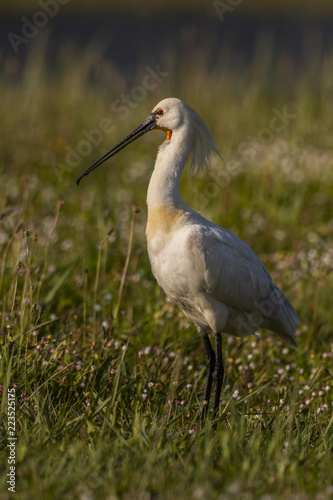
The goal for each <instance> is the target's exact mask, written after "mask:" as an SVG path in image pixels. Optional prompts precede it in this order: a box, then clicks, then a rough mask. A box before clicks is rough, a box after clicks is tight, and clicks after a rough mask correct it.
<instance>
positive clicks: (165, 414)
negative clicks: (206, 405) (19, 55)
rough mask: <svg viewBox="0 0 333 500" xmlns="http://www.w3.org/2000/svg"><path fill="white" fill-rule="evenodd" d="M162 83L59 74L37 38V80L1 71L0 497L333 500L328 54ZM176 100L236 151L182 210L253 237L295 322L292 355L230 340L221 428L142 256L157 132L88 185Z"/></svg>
mask: <svg viewBox="0 0 333 500" xmlns="http://www.w3.org/2000/svg"><path fill="white" fill-rule="evenodd" d="M266 55H267V54H266ZM160 69H161V71H163V75H162V74H161V75H160V76H159V77H158V78H157V77H156V76H155V79H154V77H153V76H150V80H149V82H150V85H149V87H150V88H147V85H146V83H145V82H147V81H148V80H147V79H148V76H147V75H148V74H150V75H152V71H155V72H156V68H155V67H149V68H148V69H147V64H143V65H142V68H141V69H140V70H139V71H138V72H137V74H136V75H134V76H133V78H132V80H133V81H132V83H131V84H128V82H127V81H126V80H125V79H124V78H123V76H122V74H121V72H119V70H117V68H115V67H114V66H113V65H112V63H111V62H110V61H109V60H107V59H105V58H104V57H103V53H102V51H99V50H98V47H94V46H91V47H90V48H86V49H85V50H84V51H82V50H80V48H78V47H75V46H74V45H73V46H67V47H64V49H63V50H59V56H58V59H57V63H56V67H54V68H50V67H49V66H48V64H47V60H46V55H45V52H44V50H43V43H41V38H39V40H37V41H36V43H35V44H33V43H31V47H29V56H28V57H27V60H26V61H25V63H24V65H23V66H21V67H19V66H18V65H17V62H16V61H15V60H14V59H13V60H8V61H7V62H6V64H5V63H4V61H2V64H1V79H0V90H1V97H2V106H1V121H0V134H1V153H0V165H1V167H0V168H1V179H2V182H1V185H0V193H1V194H0V200H1V215H0V254H1V268H0V290H1V292H0V314H1V316H0V321H1V339H0V383H1V435H0V439H1V455H0V460H1V471H2V474H1V479H0V480H1V493H0V498H1V499H4V500H5V499H9V498H16V499H20V500H21V499H22V500H23V499H31V498H38V499H43V500H44V499H45V500H49V499H50V500H51V499H52V500H53V499H60V498H61V499H62V500H67V499H81V500H90V499H94V498H96V499H97V498H98V499H108V500H118V499H123V500H132V499H137V500H150V499H151V500H153V499H154V500H170V499H176V498H181V499H183V500H187V499H194V500H201V499H202V500H206V499H213V500H215V499H216V500H229V499H230V500H231V499H237V500H238V499H239V500H251V499H256V500H257V499H259V500H275V499H292V500H308V499H317V500H324V499H325V500H326V499H329V498H333V460H332V451H333V425H332V424H333V417H332V410H333V366H332V359H333V337H332V329H333V309H332V295H333V278H332V277H333V273H332V270H333V242H332V229H333V215H332V214H333V182H332V181H333V161H332V129H333V58H332V57H331V56H329V55H326V56H323V55H321V56H320V57H316V55H315V54H313V55H312V57H309V58H307V60H306V63H304V65H303V66H302V68H301V69H297V68H296V62H295V61H293V60H290V59H288V57H285V56H283V57H282V56H281V57H280V58H277V59H276V60H275V61H274V64H273V63H272V60H270V58H269V57H266V58H264V59H263V60H262V59H258V60H253V61H252V62H251V63H250V64H248V66H247V67H242V68H241V67H238V66H237V64H234V65H233V66H232V65H229V66H227V67H225V68H223V67H216V66H214V65H211V61H210V59H209V57H208V54H207V52H206V51H205V49H202V51H201V52H200V53H196V54H193V56H192V57H189V58H188V59H187V60H185V61H184V60H180V59H179V58H178V57H177V53H174V54H170V57H169V58H168V59H166V60H165V61H162V62H161V65H160ZM147 72H148V73H147ZM155 83H156V85H155ZM145 85H146V86H145ZM138 86H139V87H140V88H141V91H140V90H138V89H137V87H138ZM135 88H136V90H135ZM142 89H144V90H142ZM140 92H141V93H140ZM123 93H127V94H129V95H130V102H129V103H128V104H124V102H122V95H123ZM167 96H175V97H180V98H182V99H183V100H184V101H185V102H187V103H188V104H190V105H191V106H192V107H194V108H195V109H196V111H197V112H198V113H199V114H200V115H201V116H202V118H203V119H204V120H205V121H206V123H207V124H208V125H209V127H210V129H211V131H212V134H213V137H214V138H215V144H216V146H217V147H218V149H219V150H220V152H221V154H222V156H223V159H224V161H223V162H222V161H221V160H220V159H219V158H218V157H216V158H214V160H213V164H212V166H211V169H210V170H209V171H207V172H204V173H202V174H200V175H199V176H194V175H192V176H190V175H189V172H188V169H187V170H185V172H184V176H183V178H182V185H181V194H182V197H183V199H184V201H185V202H186V203H187V204H188V205H190V206H192V207H193V208H195V209H197V210H198V211H200V212H201V213H202V214H203V215H204V216H206V217H207V218H209V219H211V220H213V221H214V222H216V223H218V224H220V225H222V226H224V227H226V228H228V229H230V230H232V231H233V232H235V234H237V236H239V237H240V238H242V239H243V240H244V241H245V242H246V243H247V244H249V245H250V246H251V247H252V249H253V250H254V251H255V252H256V253H257V254H258V255H259V257H260V258H261V259H262V261H263V262H264V264H265V266H266V267H267V269H268V270H269V272H270V273H271V275H272V277H273V279H274V281H275V282H276V284H277V285H278V286H279V287H281V288H282V289H283V291H284V292H285V293H286V295H287V296H288V298H289V299H290V300H291V302H292V303H293V305H294V306H295V308H296V310H297V311H298V313H299V316H300V318H301V326H300V327H299V328H298V329H297V341H298V343H299V345H300V349H299V350H294V349H290V348H288V347H286V346H285V345H283V344H282V343H281V342H280V341H279V340H278V338H277V337H276V336H275V335H273V334H271V333H270V332H267V331H266V332H265V331H260V332H258V334H257V335H256V336H254V337H251V338H247V339H236V338H232V337H227V336H225V337H224V338H223V356H224V361H225V366H226V374H225V381H224V388H223V392H222V401H221V405H220V416H219V417H218V419H217V423H216V426H215V427H213V426H212V421H211V418H210V417H208V418H207V421H206V422H205V424H204V425H201V424H200V421H199V414H200V403H201V400H202V395H203V389H204V381H205V373H206V369H205V356H204V352H203V348H202V346H201V340H200V338H199V337H198V334H197V333H196V331H195V328H194V326H193V325H191V324H190V323H189V322H188V321H187V319H186V318H185V317H184V316H183V315H182V313H181V312H180V311H179V309H177V307H175V306H174V305H173V304H171V303H170V302H168V301H167V300H166V297H165V295H164V293H163V292H162V291H161V290H160V289H159V287H158V285H157V283H156V282H155V281H154V278H153V276H152V274H151V271H150V265H149V261H148V256H147V252H146V244H145V235H144V231H145V221H146V206H145V195H146V189H147V185H148V181H149V176H150V172H151V171H152V168H153V164H154V159H155V155H156V150H157V146H158V144H159V143H160V142H162V140H164V137H163V134H162V132H152V133H150V134H147V135H146V136H145V137H144V138H142V139H140V140H139V141H137V142H135V144H133V145H131V147H128V148H127V149H126V150H124V151H122V152H121V153H120V154H119V155H117V156H116V157H115V158H113V159H112V161H110V162H109V163H108V164H105V165H103V167H100V168H99V169H98V170H96V171H95V172H94V173H93V174H91V175H90V176H89V177H88V178H86V179H84V180H83V181H82V183H81V184H80V186H79V187H77V186H76V183H75V181H76V178H77V177H78V175H79V174H80V173H81V171H83V170H84V169H85V168H86V167H88V166H89V165H90V163H92V162H93V161H94V160H96V159H97V158H99V156H101V155H102V154H103V153H104V152H106V151H107V150H108V149H110V148H111V147H112V146H113V145H114V144H116V143H117V142H118V141H119V140H121V139H122V138H123V137H124V136H125V135H127V134H128V133H129V132H131V131H132V130H133V129H134V128H135V127H136V126H138V125H139V124H140V123H141V121H142V120H143V119H144V118H145V117H146V116H147V115H148V114H149V112H150V110H151V109H152V107H153V106H154V105H155V104H156V103H157V102H158V101H159V100H161V99H162V98H164V97H167ZM120 105H122V106H123V109H122V111H121V112H120ZM8 390H10V393H11V394H12V393H15V402H16V405H15V414H16V415H15V437H16V438H17V440H16V441H15V467H16V469H15V475H16V490H15V494H14V493H11V492H10V491H8V487H9V485H8V484H7V480H8V476H6V474H8V473H9V464H8V459H9V448H8V446H7V445H8V437H9V426H8V414H9V412H10V411H12V407H13V405H12V406H11V407H9V406H8V401H9V399H8V397H7V395H8Z"/></svg>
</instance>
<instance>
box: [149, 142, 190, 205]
mask: <svg viewBox="0 0 333 500" xmlns="http://www.w3.org/2000/svg"><path fill="white" fill-rule="evenodd" d="M189 153H190V151H189V148H188V147H185V146H184V144H178V141H177V138H176V137H172V138H171V140H170V141H165V142H164V143H163V144H162V145H161V146H160V149H159V151H158V155H157V158H156V162H155V168H154V171H153V173H152V176H151V179H150V182H149V187H148V193H147V205H148V211H149V210H150V209H154V208H156V207H161V206H167V207H179V206H180V205H182V204H183V202H182V199H181V197H180V194H179V182H180V177H181V175H182V172H183V169H184V166H185V163H186V161H187V158H188V156H189Z"/></svg>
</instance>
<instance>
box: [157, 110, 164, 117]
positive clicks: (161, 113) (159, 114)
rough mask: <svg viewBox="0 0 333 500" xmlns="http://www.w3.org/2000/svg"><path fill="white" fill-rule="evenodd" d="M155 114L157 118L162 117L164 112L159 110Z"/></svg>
mask: <svg viewBox="0 0 333 500" xmlns="http://www.w3.org/2000/svg"><path fill="white" fill-rule="evenodd" d="M156 114H157V115H158V116H163V115H164V111H163V109H159V110H158V111H156Z"/></svg>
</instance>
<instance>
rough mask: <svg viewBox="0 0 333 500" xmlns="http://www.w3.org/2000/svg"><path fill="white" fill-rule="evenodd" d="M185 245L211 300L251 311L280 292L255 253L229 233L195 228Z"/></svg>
mask: <svg viewBox="0 0 333 500" xmlns="http://www.w3.org/2000/svg"><path fill="white" fill-rule="evenodd" d="M189 244H190V248H191V251H192V255H193V259H194V266H195V269H196V271H197V272H198V274H199V275H200V276H203V286H204V287H205V290H206V292H207V293H208V294H209V295H211V296H212V297H213V298H214V299H216V300H218V301H220V302H223V303H224V304H226V305H228V306H231V307H234V308H236V309H239V310H242V311H249V312H252V311H255V310H257V309H258V307H257V305H258V303H260V302H262V301H264V300H266V299H267V297H269V296H270V295H271V294H272V293H274V294H276V291H278V292H280V290H279V289H278V288H277V287H276V286H275V285H274V283H273V281H272V278H271V277H270V275H269V273H268V272H267V270H266V269H265V267H264V266H263V264H262V263H261V261H260V259H259V258H258V257H257V256H256V254H255V253H254V252H253V251H252V250H251V249H250V248H249V247H248V246H247V245H246V244H245V243H244V242H243V241H241V240H240V239H239V238H237V236H235V235H234V234H233V233H231V232H230V231H228V230H226V229H223V228H220V227H219V226H215V225H214V226H213V225H212V226H210V227H203V226H199V225H198V226H196V227H195V228H194V230H193V231H192V233H191V236H190V239H189ZM280 293H281V294H282V292H280ZM282 295H283V294H282Z"/></svg>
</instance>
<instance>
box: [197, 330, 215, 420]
mask: <svg viewBox="0 0 333 500" xmlns="http://www.w3.org/2000/svg"><path fill="white" fill-rule="evenodd" d="M200 334H201V337H202V342H203V345H204V348H205V351H206V366H207V376H206V384H205V395H204V401H203V404H202V409H201V416H200V417H201V421H202V422H203V421H204V420H205V417H206V414H207V410H208V404H209V398H210V392H211V389H212V382H213V376H214V375H213V373H214V370H215V352H214V349H213V348H212V345H211V343H210V340H209V337H208V334H207V332H205V331H203V330H200Z"/></svg>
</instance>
